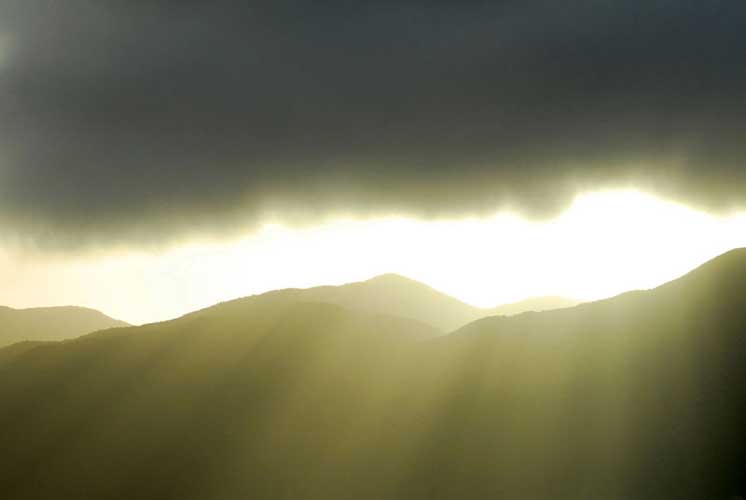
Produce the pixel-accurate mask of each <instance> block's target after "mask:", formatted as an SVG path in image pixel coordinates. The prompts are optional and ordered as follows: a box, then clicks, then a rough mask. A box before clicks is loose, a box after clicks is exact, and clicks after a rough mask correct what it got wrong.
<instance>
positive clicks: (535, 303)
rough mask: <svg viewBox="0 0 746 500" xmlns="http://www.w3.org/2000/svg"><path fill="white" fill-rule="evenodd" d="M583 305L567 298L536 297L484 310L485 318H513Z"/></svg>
mask: <svg viewBox="0 0 746 500" xmlns="http://www.w3.org/2000/svg"><path fill="white" fill-rule="evenodd" d="M578 304H581V301H579V300H575V299H568V298H565V297H557V296H547V297H535V298H531V299H526V300H522V301H520V302H514V303H512V304H505V305H502V306H497V307H493V308H491V309H483V311H484V312H485V313H487V314H483V315H482V317H485V316H513V315H516V314H522V313H525V312H541V311H551V310H553V309H565V308H567V307H575V306H576V305H578Z"/></svg>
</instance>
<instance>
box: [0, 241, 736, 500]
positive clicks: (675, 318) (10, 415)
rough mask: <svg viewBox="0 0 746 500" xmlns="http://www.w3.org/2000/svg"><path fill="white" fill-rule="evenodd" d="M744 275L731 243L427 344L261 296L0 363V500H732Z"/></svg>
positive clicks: (390, 324) (372, 322)
mask: <svg viewBox="0 0 746 500" xmlns="http://www.w3.org/2000/svg"><path fill="white" fill-rule="evenodd" d="M745 276H746V251H745V250H738V251H734V252H730V253H728V254H726V255H724V256H722V257H720V258H718V259H715V260H713V261H712V262H710V263H708V264H706V265H704V266H702V267H701V268H699V269H697V270H695V271H694V272H692V273H690V274H689V275H687V276H685V277H683V278H681V279H679V280H677V281H674V282H671V283H669V284H667V285H664V286H663V287H660V288H657V289H655V290H650V291H644V292H633V293H629V294H624V295H621V296H619V297H616V298H613V299H609V300H606V301H601V302H597V303H591V304H584V305H580V306H578V307H574V308H571V309H563V310H558V311H550V312H542V313H526V314H522V315H518V316H513V317H496V318H486V319H483V320H480V321H477V322H475V323H472V324H470V325H468V326H466V327H464V328H462V329H460V330H459V331H457V332H455V333H454V334H452V335H448V336H445V337H439V338H436V339H431V340H423V339H428V338H430V337H432V336H433V332H432V329H431V328H430V327H428V326H426V325H423V324H422V323H421V322H416V321H411V320H405V319H401V318H395V317H390V316H385V315H375V314H370V313H363V312H360V311H359V310H356V309H347V308H343V307H340V306H336V305H331V304H322V303H304V302H302V301H297V300H288V299H287V297H286V296H284V295H283V294H282V293H276V294H267V295H264V296H260V297H255V298H253V299H251V300H249V299H244V300H242V301H234V302H231V303H226V304H221V305H219V306H216V307H214V308H210V309H206V310H204V311H199V312H197V313H194V314H191V315H188V316H185V317H184V318H181V319H179V320H175V321H171V322H167V323H162V324H156V325H148V326H145V327H140V328H125V329H116V330H111V331H108V332H102V333H98V334H94V335H90V336H87V337H83V338H81V339H77V340H73V341H68V342H64V343H52V344H35V345H30V346H29V345H27V346H22V347H23V348H19V347H18V346H14V349H15V354H14V355H12V356H6V357H5V361H2V359H3V356H2V353H3V352H4V351H5V350H0V401H2V402H3V407H2V411H0V450H3V452H2V454H0V497H2V498H3V499H21V498H97V499H119V498H140V499H220V500H223V499H228V500H231V499H245V498H252V499H273V500H275V499H298V498H300V499H314V500H315V499H324V500H329V499H331V500H334V499H348V498H356V499H370V500H373V499H376V500H379V499H387V500H389V499H394V500H398V499H401V500H405V499H406V500H419V499H422V500H425V499H427V500H431V499H436V500H437V499H443V500H446V499H447V500H451V499H458V500H462V499H484V498H506V499H510V500H523V499H526V500H528V499H535V498H560V499H567V500H579V499H589V500H590V499H598V498H609V499H628V498H629V499H635V500H639V499H642V500H660V499H682V500H695V499H698V500H699V499H710V498H713V499H728V498H730V497H731V496H735V495H744V493H746V484H744V482H743V479H742V471H743V464H744V463H746V430H744V426H743V419H744V415H746V384H744V381H746V369H745V367H744V362H743V360H744V359H746V283H745V281H746V280H744V279H743V278H744V277H745Z"/></svg>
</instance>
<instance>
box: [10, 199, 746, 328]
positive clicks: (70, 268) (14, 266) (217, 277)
mask: <svg viewBox="0 0 746 500" xmlns="http://www.w3.org/2000/svg"><path fill="white" fill-rule="evenodd" d="M738 246H746V217H745V216H744V215H742V214H741V215H739V214H734V215H731V216H722V215H711V214H707V213H705V212H702V211H697V210H695V209H692V208H689V207H687V206H685V205H682V204H677V203H673V202H669V201H666V200H662V199H659V198H656V197H653V196H651V195H648V194H645V193H643V192H639V191H634V190H613V191H600V192H594V193H587V194H584V195H580V196H578V197H577V198H576V200H575V201H574V203H573V204H572V205H571V207H570V208H569V209H568V210H567V211H565V212H563V213H562V214H561V215H559V216H557V217H555V218H551V219H549V220H544V221H536V220H528V219H525V218H522V217H520V216H517V215H513V214H511V213H509V212H501V213H498V214H496V215H495V216H493V217H487V218H468V219H451V220H417V219H412V218H404V217H387V218H377V219H355V218H339V219H336V220H331V221H329V222H327V223H325V224H321V225H317V226H313V227H305V228H293V227H289V226H283V225H280V224H267V225H265V226H264V227H263V229H261V230H259V231H256V232H253V233H250V234H247V235H246V236H245V237H243V238H237V239H226V240H215V241H210V240H203V241H199V240H197V241H185V242H182V243H181V244H177V245H173V246H172V247H170V248H166V249H160V250H151V251H144V250H137V249H131V250H127V249H124V250H119V251H115V252H94V251H89V252H86V253H83V254H74V255H69V254H65V253H58V254H49V253H45V252H39V251H36V252H34V251H29V250H28V249H25V250H23V251H19V250H17V249H14V248H13V247H8V248H5V249H4V252H3V253H2V254H0V255H1V256H2V260H0V270H1V271H2V275H3V278H4V279H3V280H2V282H0V303H2V304H6V305H10V306H14V307H32V306H38V305H47V306H48V305H68V304H76V305H82V306H87V307H91V308H94V309H98V310H101V311H104V312H106V313H107V314H109V315H111V316H114V317H117V318H120V319H124V320H126V321H128V322H130V323H134V324H138V323H146V322H153V321H159V320H164V319H169V318H172V317H177V316H180V315H182V314H185V313H187V312H189V311H192V310H196V309H200V308H204V307H207V306H209V305H212V304H214V303H217V302H221V301H225V300H230V299H234V298H236V297H242V296H247V295H251V294H257V293H261V292H265V291H268V290H273V289H280V288H290V287H310V286H315V285H327V284H342V283H346V282H352V281H360V280H364V279H368V278H370V277H373V276H375V275H378V274H383V273H388V272H394V273H399V274H402V275H405V276H408V277H411V278H413V279H416V280H418V281H421V282H424V283H426V284H429V285H431V286H433V287H434V288H436V289H438V290H441V291H443V292H445V293H448V294H450V295H452V296H454V297H457V298H459V299H461V300H463V301H465V302H467V303H470V304H473V305H476V306H481V307H490V306H496V305H499V304H504V303H509V302H515V301H518V300H522V299H525V298H529V297H537V296H544V295H559V296H564V297H568V298H575V299H579V300H596V299H600V298H604V297H608V296H612V295H615V294H618V293H621V292H624V291H628V290H633V289H645V288H651V287H654V286H657V285H660V284H662V283H664V282H666V281H668V280H671V279H673V278H675V277H677V276H679V275H681V274H684V273H685V272H687V271H689V270H691V269H692V268H694V267H696V266H697V265H699V264H701V263H702V262H704V261H706V260H708V259H710V258H712V257H714V256H716V255H718V254H720V253H722V252H724V251H726V250H729V249H731V248H735V247H738Z"/></svg>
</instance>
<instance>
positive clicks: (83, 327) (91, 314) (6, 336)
mask: <svg viewBox="0 0 746 500" xmlns="http://www.w3.org/2000/svg"><path fill="white" fill-rule="evenodd" d="M124 326H129V325H128V324H127V323H125V322H124V321H118V320H115V319H112V318H110V317H108V316H106V315H105V314H103V313H101V312H99V311H95V310H93V309H86V308H83V307H43V308H34V309H12V308H10V307H2V306H0V347H2V346H6V345H10V344H13V343H16V342H21V341H26V340H34V341H46V340H63V339H69V338H74V337H80V336H81V335H85V334H88V333H91V332H94V331H96V330H102V329H105V328H116V327H124Z"/></svg>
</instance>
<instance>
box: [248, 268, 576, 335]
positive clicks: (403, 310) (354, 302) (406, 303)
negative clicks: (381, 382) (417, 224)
mask: <svg viewBox="0 0 746 500" xmlns="http://www.w3.org/2000/svg"><path fill="white" fill-rule="evenodd" d="M270 294H278V295H282V296H285V297H288V298H290V297H293V298H294V299H296V300H303V301H306V302H325V303H329V304H336V305H338V306H342V307H345V308H347V309H352V310H356V311H363V312H369V313H379V314H388V315H394V316H401V317H404V318H410V319H414V320H417V321H421V322H423V323H427V324H429V325H432V326H434V327H435V328H437V329H439V330H441V331H442V332H443V333H446V332H450V331H452V330H454V329H456V328H459V327H461V326H464V325H466V324H467V323H470V322H472V321H474V320H477V319H479V318H484V317H485V316H494V315H513V314H519V313H522V312H526V311H543V310H548V309H560V308H564V307H572V306H575V305H577V304H579V303H580V302H579V301H577V300H573V299H567V298H564V297H537V298H532V299H528V300H524V301H521V302H516V303H514V304H505V305H501V306H497V307H494V308H479V307H474V306H471V305H469V304H465V303H464V302H461V301H460V300H458V299H455V298H453V297H451V296H449V295H446V294H444V293H442V292H439V291H437V290H435V289H433V288H431V287H429V286H427V285H425V284H423V283H419V282H417V281H414V280H411V279H409V278H405V277H404V276H399V275H397V274H384V275H381V276H377V277H375V278H372V279H370V280H367V281H361V282H358V283H349V284H347V285H342V286H319V287H314V288H306V289H288V290H277V291H274V292H270ZM251 299H253V297H249V298H248V299H239V300H238V302H239V303H241V302H242V301H245V300H251Z"/></svg>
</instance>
